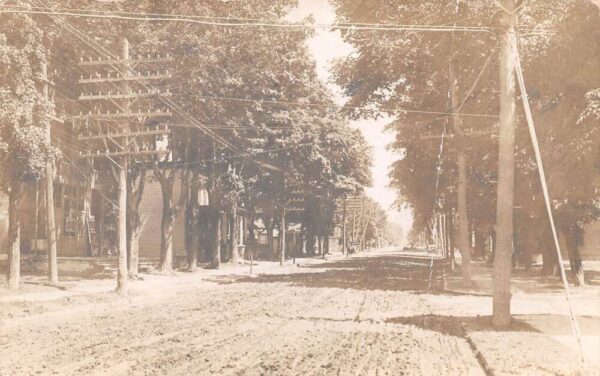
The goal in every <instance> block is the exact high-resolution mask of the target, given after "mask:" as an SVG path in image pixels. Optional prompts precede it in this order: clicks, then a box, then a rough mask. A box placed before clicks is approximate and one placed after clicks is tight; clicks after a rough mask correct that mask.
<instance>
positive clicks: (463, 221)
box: [458, 148, 471, 282]
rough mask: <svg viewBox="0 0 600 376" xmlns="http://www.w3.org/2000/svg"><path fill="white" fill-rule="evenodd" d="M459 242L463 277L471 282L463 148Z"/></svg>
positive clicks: (460, 174) (462, 153)
mask: <svg viewBox="0 0 600 376" xmlns="http://www.w3.org/2000/svg"><path fill="white" fill-rule="evenodd" d="M458 244H459V247H460V255H461V256H462V263H461V265H460V267H461V272H462V277H463V279H464V280H465V281H466V282H471V242H470V239H469V219H468V217H467V156H466V153H465V151H464V150H463V149H462V148H461V149H460V150H459V151H458Z"/></svg>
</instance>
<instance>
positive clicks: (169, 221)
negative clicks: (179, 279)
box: [158, 179, 175, 272]
mask: <svg viewBox="0 0 600 376" xmlns="http://www.w3.org/2000/svg"><path fill="white" fill-rule="evenodd" d="M160 181H161V183H160V185H161V188H162V219H161V223H160V264H159V266H158V269H159V270H160V271H161V272H171V271H173V224H174V223H175V213H174V209H173V181H172V180H171V179H165V180H160Z"/></svg>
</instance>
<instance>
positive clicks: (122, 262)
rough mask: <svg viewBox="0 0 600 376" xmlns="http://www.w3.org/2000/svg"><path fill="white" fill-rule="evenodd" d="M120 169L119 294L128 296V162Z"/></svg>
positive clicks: (118, 229) (118, 226)
mask: <svg viewBox="0 0 600 376" xmlns="http://www.w3.org/2000/svg"><path fill="white" fill-rule="evenodd" d="M122 163H123V166H121V168H119V179H118V180H119V182H118V184H119V212H118V224H117V231H118V232H117V234H118V235H117V236H118V242H119V243H118V244H119V260H118V267H117V292H118V293H120V294H127V282H128V280H127V277H128V276H127V161H125V160H124V161H123V162H122Z"/></svg>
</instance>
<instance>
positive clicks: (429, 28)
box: [0, 6, 495, 33]
mask: <svg viewBox="0 0 600 376" xmlns="http://www.w3.org/2000/svg"><path fill="white" fill-rule="evenodd" d="M0 8H2V9H0V13H16V14H19V13H23V14H42V15H51V16H64V17H82V18H100V19H102V18H104V19H115V20H124V21H144V22H187V23H193V24H200V25H207V26H223V27H269V28H280V29H344V30H355V31H358V30H366V31H419V32H477V33H492V30H494V29H495V28H494V27H482V26H454V27H447V26H434V25H386V24H358V23H347V24H319V23H310V24H309V23H285V22H274V21H251V22H246V21H240V22H231V21H228V22H225V21H213V20H200V19H196V18H190V17H187V16H186V17H171V16H168V15H166V14H162V15H160V16H153V15H151V14H149V13H148V15H146V14H138V15H135V14H130V15H124V14H123V13H120V14H119V13H116V14H115V12H113V13H110V14H109V13H101V12H98V11H82V10H71V11H68V10H60V9H58V10H53V9H52V8H49V7H45V8H41V7H38V8H37V9H39V8H41V9H47V10H35V9H25V8H15V7H11V6H0Z"/></svg>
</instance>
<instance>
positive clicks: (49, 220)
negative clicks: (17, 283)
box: [36, 63, 58, 283]
mask: <svg viewBox="0 0 600 376" xmlns="http://www.w3.org/2000/svg"><path fill="white" fill-rule="evenodd" d="M42 76H43V80H44V100H45V101H46V105H48V106H51V104H50V95H49V94H48V83H49V82H48V66H47V65H46V63H44V64H43V65H42ZM48 111H52V110H51V109H48ZM50 125H51V119H50V116H48V119H47V120H46V140H47V142H48V145H50V144H51V142H52V137H51V133H50ZM36 205H37V202H36ZM36 221H37V217H36ZM46 232H47V236H46V240H47V243H48V244H47V245H46V246H47V248H48V279H49V280H50V282H51V283H57V282H58V261H57V250H56V217H55V215H54V161H53V160H52V158H48V160H47V161H46ZM36 241H37V239H36Z"/></svg>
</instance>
